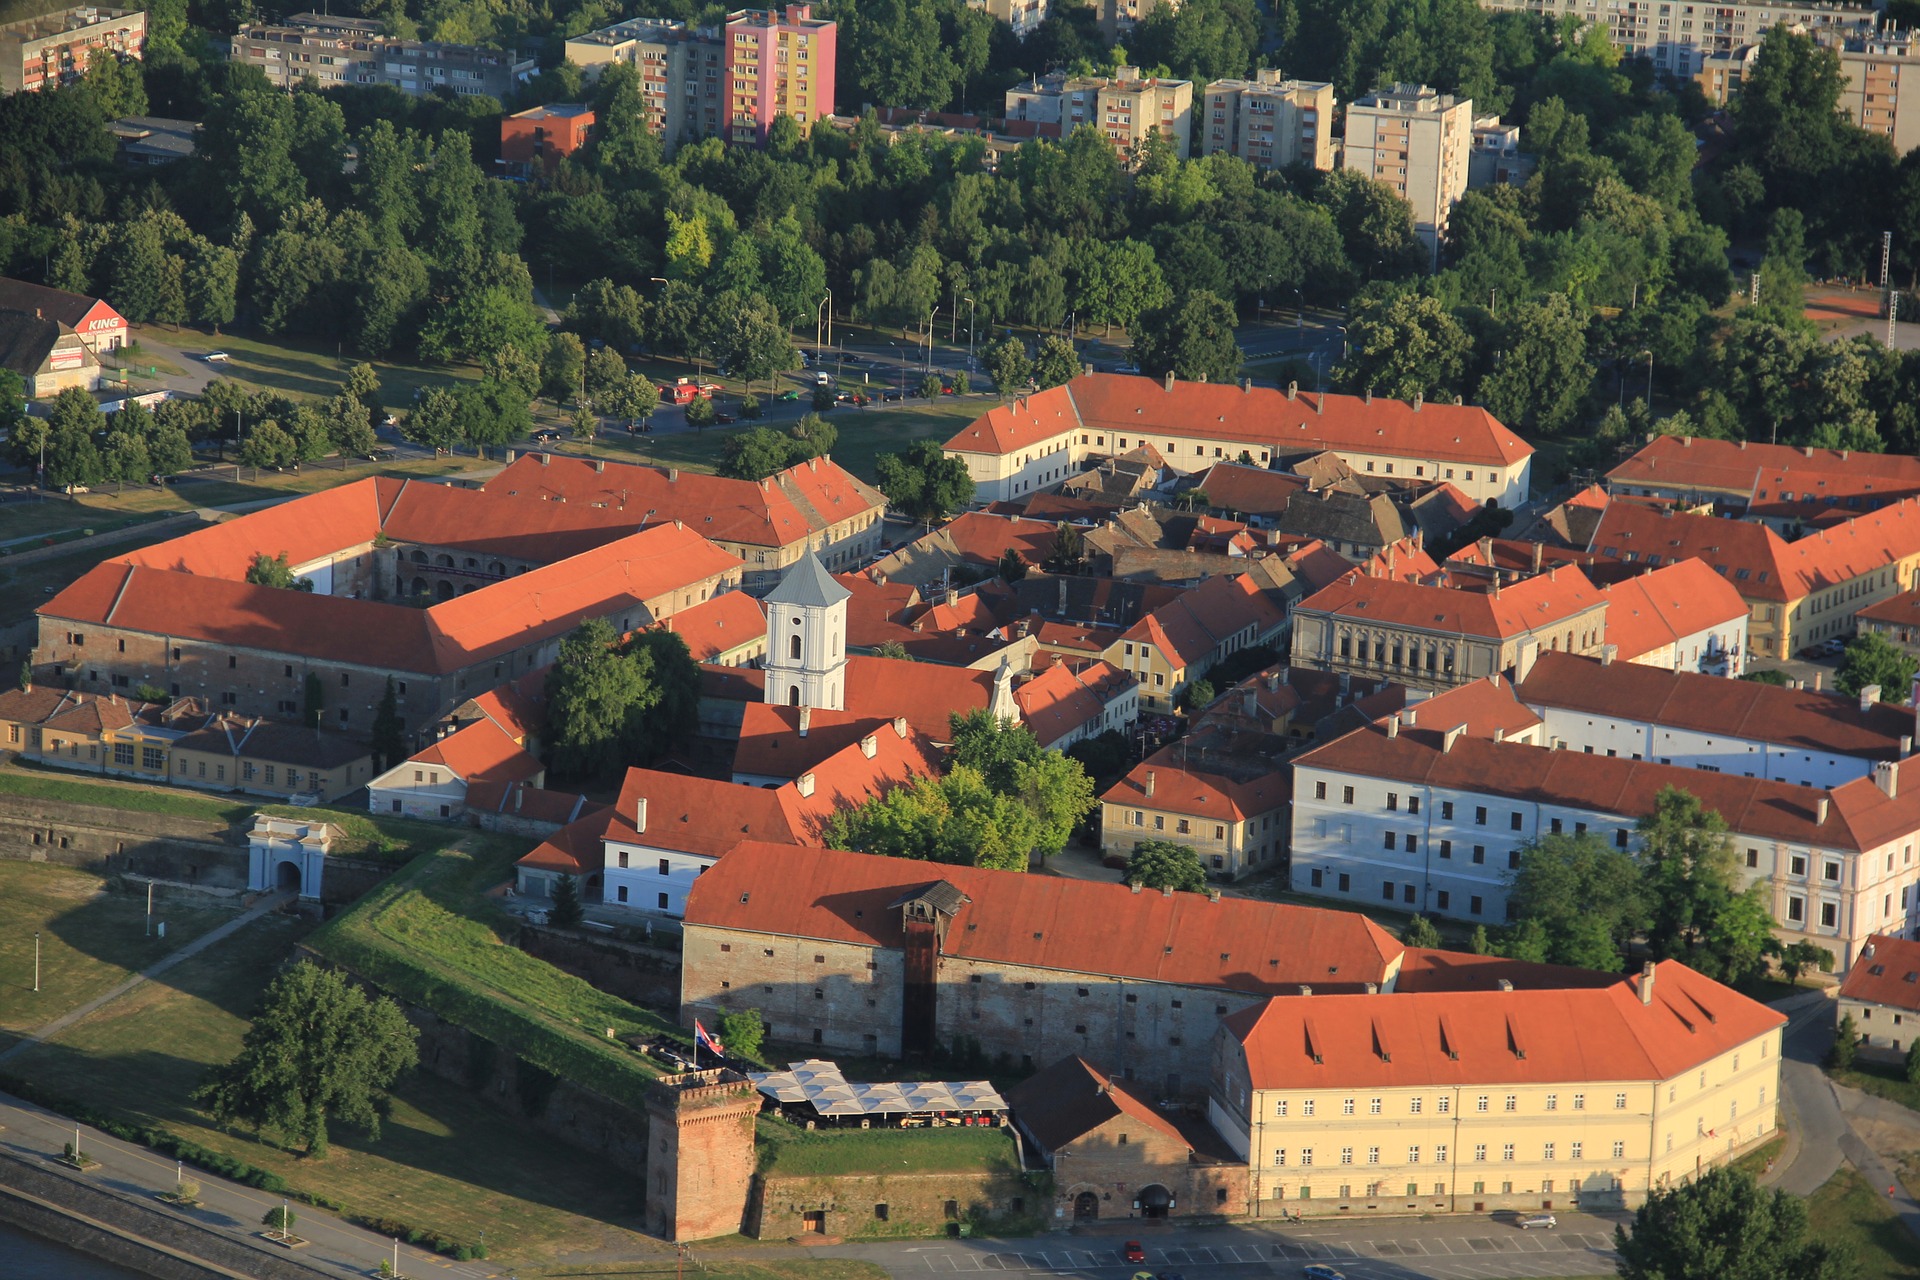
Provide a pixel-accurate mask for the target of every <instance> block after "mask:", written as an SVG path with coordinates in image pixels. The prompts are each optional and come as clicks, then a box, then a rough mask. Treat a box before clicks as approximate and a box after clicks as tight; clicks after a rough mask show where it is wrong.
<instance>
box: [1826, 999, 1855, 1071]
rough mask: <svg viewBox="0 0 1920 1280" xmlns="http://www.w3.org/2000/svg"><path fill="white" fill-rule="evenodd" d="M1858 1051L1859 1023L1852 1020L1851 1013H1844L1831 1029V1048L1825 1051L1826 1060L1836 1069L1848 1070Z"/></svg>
mask: <svg viewBox="0 0 1920 1280" xmlns="http://www.w3.org/2000/svg"><path fill="white" fill-rule="evenodd" d="M1859 1052H1860V1025H1859V1024H1858V1023H1857V1022H1855V1021H1854V1020H1853V1015H1852V1014H1850V1013H1849V1014H1844V1015H1842V1016H1841V1018H1840V1021H1839V1023H1838V1024H1837V1025H1835V1027H1834V1029H1833V1048H1832V1049H1830V1050H1828V1052H1827V1061H1828V1062H1830V1063H1832V1064H1833V1068H1834V1070H1836V1071H1848V1070H1851V1069H1852V1068H1853V1060H1854V1058H1855V1057H1856V1056H1857V1055H1858V1054H1859Z"/></svg>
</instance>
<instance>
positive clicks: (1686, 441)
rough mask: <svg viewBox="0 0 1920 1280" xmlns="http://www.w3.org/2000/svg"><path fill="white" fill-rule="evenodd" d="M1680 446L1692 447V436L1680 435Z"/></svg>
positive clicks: (1684, 447) (1683, 447)
mask: <svg viewBox="0 0 1920 1280" xmlns="http://www.w3.org/2000/svg"><path fill="white" fill-rule="evenodd" d="M1680 447H1681V448H1682V449H1691V448H1693V437H1692V436H1681V437H1680Z"/></svg>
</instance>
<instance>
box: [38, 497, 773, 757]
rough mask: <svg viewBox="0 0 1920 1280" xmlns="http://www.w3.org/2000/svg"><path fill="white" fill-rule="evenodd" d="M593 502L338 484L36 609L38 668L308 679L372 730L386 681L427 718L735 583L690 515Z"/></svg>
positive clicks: (247, 703)
mask: <svg viewBox="0 0 1920 1280" xmlns="http://www.w3.org/2000/svg"><path fill="white" fill-rule="evenodd" d="M604 514H605V513H601V512H596V511H594V510H593V509H591V508H585V509H576V508H571V507H569V506H566V505H562V504H546V503H541V504H535V503H525V502H516V501H512V500H507V499H499V498H493V497H490V496H489V495H486V494H482V493H478V492H474V491H471V490H462V489H454V488H451V487H448V486H445V485H431V484H418V483H414V482H409V481H404V480H391V479H368V480H362V481H359V482H357V483H355V484H350V485H344V486H342V487H340V488H338V489H331V490H328V491H326V492H324V493H318V494H313V495H311V496H309V497H305V498H300V499H297V500H295V501H293V502H289V503H284V504H282V505H280V506H278V507H274V508H270V509H268V510H266V511H262V512H257V513H255V514H253V515H249V516H244V517H241V518H240V519H238V520H233V521H229V522H227V523H225V524H221V525H217V526H214V527H212V528H208V529H202V530H199V531H197V532H195V533H191V534H188V535H186V536H185V537H181V538H176V539H174V540H173V541H171V542H165V543H161V544H159V545H157V546H153V547H147V548H144V549H142V550H139V551H134V552H130V553H128V554H127V555H124V556H117V557H114V558H113V559H110V560H107V561H105V562H103V563H102V564H100V565H98V566H96V567H95V568H94V569H93V570H91V571H90V572H88V573H87V574H85V575H84V576H83V577H81V578H80V579H79V580H78V581H77V582H75V583H74V584H73V585H72V586H70V587H68V588H67V589H66V590H65V591H62V592H61V593H60V594H59V595H57V596H55V597H54V598H53V599H52V600H50V601H48V602H47V603H46V604H45V605H43V606H41V608H40V609H39V643H38V647H37V649H36V650H35V664H36V665H35V670H36V674H37V675H38V676H39V678H40V679H41V680H43V681H45V682H48V683H52V684H63V683H64V684H69V685H71V686H72V687H76V688H80V689H87V690H91V691H95V692H110V691H113V690H122V691H125V690H131V689H135V688H138V687H139V686H141V685H151V686H154V687H157V688H159V689H161V690H163V691H165V692H167V693H168V694H171V695H173V696H176V697H181V696H193V697H198V698H201V699H202V700H204V701H205V702H206V704H207V705H208V706H210V707H211V708H213V709H215V710H230V711H235V712H238V713H240V714H246V715H264V716H286V715H289V714H295V713H298V712H299V711H300V710H301V709H302V708H303V705H304V697H305V688H306V678H307V676H308V674H309V673H311V674H313V675H316V676H318V677H319V679H320V684H321V688H322V690H323V691H324V697H325V704H324V705H325V711H324V719H323V722H324V723H325V724H326V725H327V727H329V728H332V729H335V730H339V731H342V732H347V733H365V732H367V731H369V730H370V729H371V727H372V723H373V716H374V711H375V709H376V707H377V706H378V704H379V702H380V699H381V697H382V695H383V693H384V691H385V685H386V678H387V676H389V675H391V676H393V677H394V680H395V690H396V693H397V694H398V697H399V703H400V714H401V717H402V719H403V720H404V721H405V722H406V723H407V725H408V726H409V727H411V728H418V727H419V726H421V725H423V724H426V723H428V722H430V721H432V720H435V719H438V718H439V717H440V716H442V715H444V714H446V713H447V712H448V711H450V710H451V709H452V708H453V707H455V706H457V705H458V704H459V703H460V702H462V701H464V700H465V699H466V698H468V697H471V696H472V695H474V694H476V693H479V692H481V691H483V690H485V689H491V688H494V687H496V686H497V685H499V684H502V683H504V682H505V681H507V680H510V679H512V678H514V677H515V676H518V675H521V674H524V673H525V672H527V671H529V670H532V669H534V668H536V667H539V666H542V665H545V664H546V663H548V662H550V661H551V660H552V658H553V654H554V652H555V650H556V648H557V646H558V644H559V641H560V639H561V638H562V637H563V636H564V635H565V634H566V633H567V632H568V631H570V630H572V629H573V628H574V627H575V626H577V625H578V624H579V623H580V622H581V621H583V620H584V619H586V618H590V617H600V618H605V619H607V620H608V621H610V622H611V623H612V624H613V625H614V626H615V627H616V628H618V629H619V630H621V631H623V632H624V631H630V630H634V629H636V628H639V627H643V626H646V625H649V624H650V623H653V622H657V621H659V620H661V619H663V618H666V617H668V616H671V615H672V614H674V613H677V612H679V611H680V610H682V609H688V608H692V607H693V606H694V605H697V604H699V603H701V602H702V601H705V600H708V599H711V598H712V597H713V596H714V595H717V594H719V593H722V592H725V591H729V590H732V589H733V588H735V587H736V586H738V585H739V582H740V575H741V569H742V566H741V564H740V561H739V560H737V559H736V558H735V557H733V556H730V555H728V554H727V553H726V552H724V551H722V550H720V549H719V548H718V547H716V546H714V545H713V544H712V543H710V542H708V541H707V540H706V539H705V538H703V537H701V536H700V535H699V534H697V533H695V532H694V531H693V530H692V529H691V528H688V527H685V526H683V525H681V524H680V523H678V522H673V523H659V524H654V525H651V526H649V527H645V528H640V527H639V526H638V524H637V523H635V522H626V523H623V524H620V525H616V524H612V523H610V522H608V521H606V520H605V519H604ZM257 554H265V555H268V556H276V555H280V554H285V555H286V557H287V560H288V563H289V565H290V566H291V567H292V568H293V570H294V571H295V573H296V574H298V575H300V576H302V577H306V578H308V579H309V580H310V581H311V582H312V583H313V590H312V591H311V592H306V591H286V590H279V589H276V588H273V587H264V586H256V585H254V584H251V583H248V582H247V581H246V580H245V579H246V575H247V570H248V568H249V566H250V565H251V564H252V561H253V558H254V556H255V555H257ZM402 601H409V602H411V603H402ZM428 601H432V602H433V603H432V604H431V605H430V607H425V608H422V607H418V606H419V605H420V604H424V603H426V602H428Z"/></svg>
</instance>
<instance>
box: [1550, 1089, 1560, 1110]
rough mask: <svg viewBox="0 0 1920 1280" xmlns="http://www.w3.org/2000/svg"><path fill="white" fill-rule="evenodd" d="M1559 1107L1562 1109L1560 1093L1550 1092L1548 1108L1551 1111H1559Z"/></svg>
mask: <svg viewBox="0 0 1920 1280" xmlns="http://www.w3.org/2000/svg"><path fill="white" fill-rule="evenodd" d="M1559 1109H1560V1095H1559V1094H1557V1093H1550V1094H1548V1095H1547V1110H1549V1111H1558V1110H1559Z"/></svg>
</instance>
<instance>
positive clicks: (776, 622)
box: [766, 551, 853, 711]
mask: <svg viewBox="0 0 1920 1280" xmlns="http://www.w3.org/2000/svg"><path fill="white" fill-rule="evenodd" d="M852 594H853V593H852V592H851V591H848V590H847V589H846V588H845V587H843V586H841V585H840V584H839V583H838V582H835V581H834V580H833V575H832V574H830V573H828V572H827V569H826V566H825V565H823V564H821V563H820V558H819V557H818V556H816V555H814V554H813V552H811V551H808V552H807V553H806V554H805V555H803V556H801V557H800V559H798V560H796V561H795V562H794V563H793V565H792V566H791V567H790V568H789V569H788V570H787V571H786V573H784V574H782V575H781V578H780V582H779V585H777V586H775V587H774V589H773V590H772V591H770V592H768V593H767V598H766V605H767V701H768V702H772V703H781V704H785V705H787V706H794V707H818V708H820V709H821V710H823V711H845V710H846V709H847V598H848V597H849V596H851V595H852Z"/></svg>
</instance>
